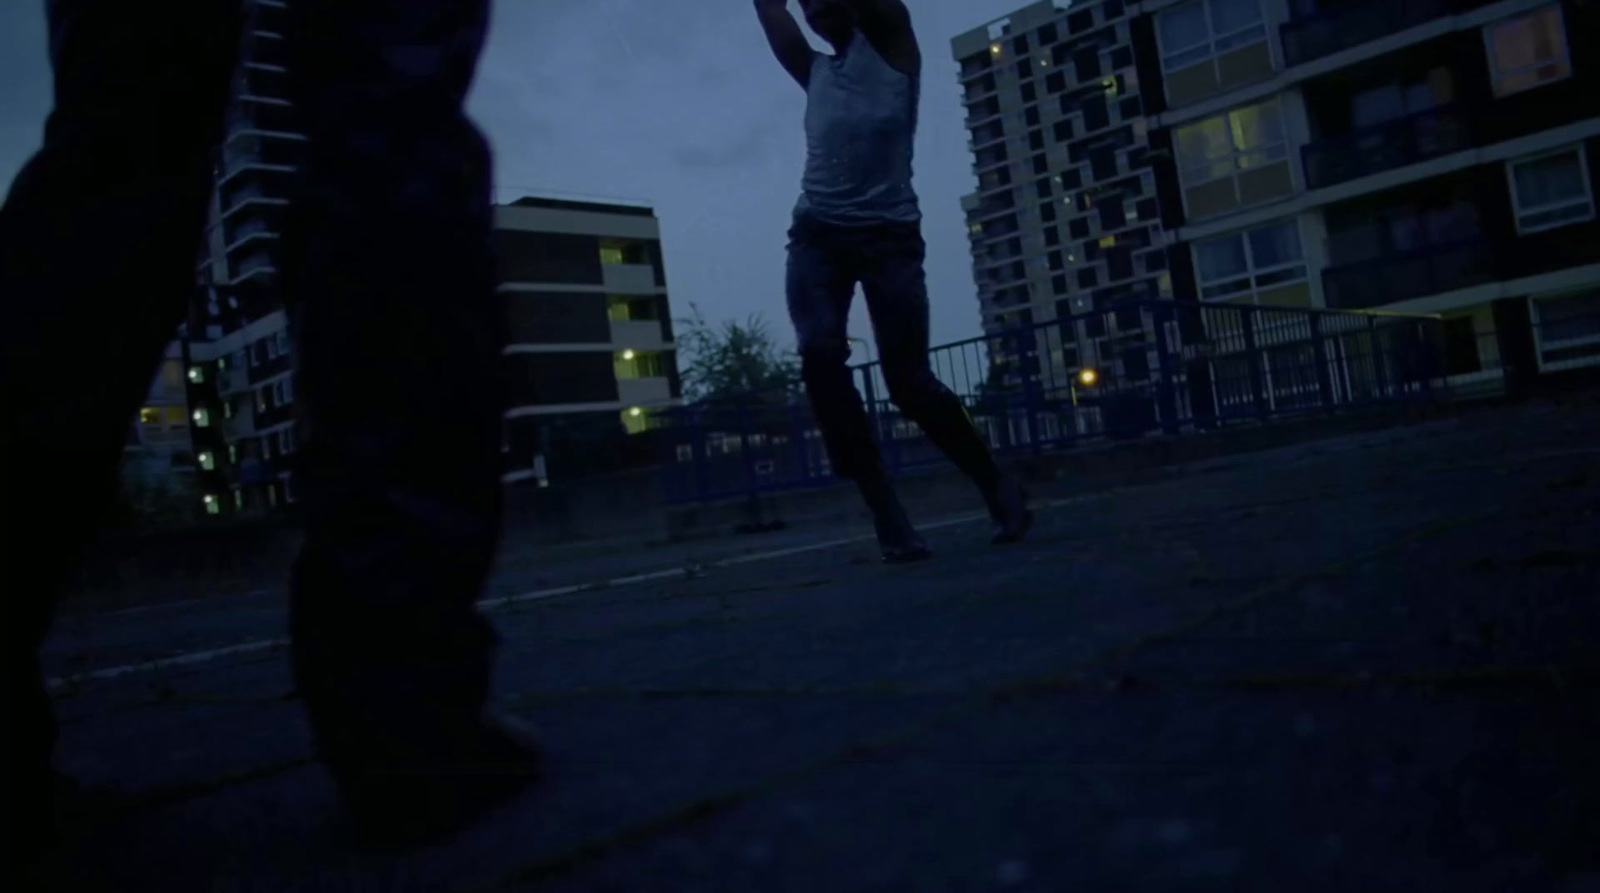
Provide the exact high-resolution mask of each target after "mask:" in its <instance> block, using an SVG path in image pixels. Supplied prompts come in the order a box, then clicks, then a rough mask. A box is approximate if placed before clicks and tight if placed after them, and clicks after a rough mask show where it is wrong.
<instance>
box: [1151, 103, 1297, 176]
mask: <svg viewBox="0 0 1600 893" xmlns="http://www.w3.org/2000/svg"><path fill="white" fill-rule="evenodd" d="M1177 142H1178V164H1179V166H1180V168H1181V169H1182V177H1183V183H1184V185H1185V186H1186V187H1192V186H1196V185H1198V184H1201V183H1209V182H1211V181H1212V180H1220V179H1222V178H1224V177H1231V176H1233V175H1234V174H1236V173H1238V172H1240V171H1247V170H1253V169H1255V168H1259V167H1262V166H1265V165H1267V164H1269V163H1271V162H1275V161H1282V160H1283V159H1284V158H1286V157H1287V156H1288V146H1287V145H1286V141H1285V138H1284V133H1283V111H1282V109H1280V108H1279V107H1278V103H1277V100H1273V101H1271V102H1264V103H1261V104H1259V105H1250V106H1245V107H1244V108H1240V109H1234V110H1233V111H1231V112H1228V113H1226V114H1222V115H1218V116H1216V117H1215V118H1207V119H1206V120H1204V121H1200V122H1198V123H1195V124H1191V125H1189V126H1187V127H1183V128H1180V129H1179V130H1178V140H1177Z"/></svg>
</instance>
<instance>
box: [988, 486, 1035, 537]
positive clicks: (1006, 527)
mask: <svg viewBox="0 0 1600 893" xmlns="http://www.w3.org/2000/svg"><path fill="white" fill-rule="evenodd" d="M984 501H985V502H987V503H988V504H989V517H990V518H992V519H993V520H994V528H993V530H994V532H993V535H992V536H991V537H990V538H989V542H990V543H991V544H993V545H996V546H1003V545H1006V544H1008V543H1018V542H1021V541H1022V540H1023V538H1024V537H1026V536H1027V535H1028V531H1029V530H1031V529H1032V528H1033V510H1032V509H1030V508H1028V494H1027V491H1025V490H1024V489H1023V487H1022V484H1021V483H1020V482H1019V481H1017V480H1016V479H1015V478H1012V477H1010V476H1007V477H1003V478H1001V479H1000V482H999V483H998V484H996V485H995V488H994V489H993V490H991V491H990V492H988V493H985V494H984Z"/></svg>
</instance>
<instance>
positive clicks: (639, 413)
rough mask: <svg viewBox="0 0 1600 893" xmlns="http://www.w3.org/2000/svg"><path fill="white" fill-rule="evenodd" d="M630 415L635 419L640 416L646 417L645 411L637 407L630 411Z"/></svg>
mask: <svg viewBox="0 0 1600 893" xmlns="http://www.w3.org/2000/svg"><path fill="white" fill-rule="evenodd" d="M628 415H631V416H633V417H634V418H638V417H639V416H642V415H644V410H642V409H640V408H639V407H637V406H635V407H634V408H632V409H630V410H628Z"/></svg>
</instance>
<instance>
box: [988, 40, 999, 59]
mask: <svg viewBox="0 0 1600 893" xmlns="http://www.w3.org/2000/svg"><path fill="white" fill-rule="evenodd" d="M1001 52H1002V51H1001V49H1000V44H998V43H991V44H989V55H991V56H999V55H1000V53H1001Z"/></svg>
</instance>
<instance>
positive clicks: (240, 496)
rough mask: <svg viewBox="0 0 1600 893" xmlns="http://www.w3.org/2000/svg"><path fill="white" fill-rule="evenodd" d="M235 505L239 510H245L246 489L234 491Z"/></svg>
mask: <svg viewBox="0 0 1600 893" xmlns="http://www.w3.org/2000/svg"><path fill="white" fill-rule="evenodd" d="M233 507H234V508H235V509H237V510H239V511H244V491H243V490H235V491H233Z"/></svg>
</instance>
